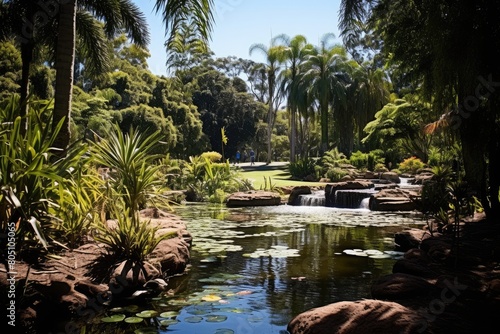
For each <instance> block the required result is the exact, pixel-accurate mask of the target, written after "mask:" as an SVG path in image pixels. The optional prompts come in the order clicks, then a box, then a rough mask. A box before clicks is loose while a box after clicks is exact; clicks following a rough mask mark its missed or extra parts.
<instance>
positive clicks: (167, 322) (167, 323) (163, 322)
mask: <svg viewBox="0 0 500 334" xmlns="http://www.w3.org/2000/svg"><path fill="white" fill-rule="evenodd" d="M178 323H179V321H178V320H175V319H164V320H161V321H160V324H161V325H162V326H171V325H175V324H178Z"/></svg>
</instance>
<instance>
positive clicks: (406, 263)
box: [392, 259, 439, 278]
mask: <svg viewBox="0 0 500 334" xmlns="http://www.w3.org/2000/svg"><path fill="white" fill-rule="evenodd" d="M392 272H393V273H402V274H409V275H416V276H419V277H424V278H435V277H437V276H438V275H439V274H438V273H437V272H436V271H434V270H432V269H431V268H430V267H429V266H428V262H424V261H421V260H420V259H413V260H408V259H401V260H398V261H396V263H394V266H393V267H392Z"/></svg>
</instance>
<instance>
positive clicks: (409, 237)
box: [394, 228, 431, 252]
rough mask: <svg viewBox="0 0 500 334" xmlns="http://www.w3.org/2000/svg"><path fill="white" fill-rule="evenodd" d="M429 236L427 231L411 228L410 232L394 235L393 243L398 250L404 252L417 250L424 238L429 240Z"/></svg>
mask: <svg viewBox="0 0 500 334" xmlns="http://www.w3.org/2000/svg"><path fill="white" fill-rule="evenodd" d="M430 236H431V234H430V233H429V232H428V231H424V230H420V229H417V228H412V229H410V230H406V231H402V232H397V233H396V234H394V242H395V243H396V245H397V247H398V250H400V251H402V252H405V251H407V250H409V249H411V248H418V247H419V246H420V243H421V242H422V240H424V238H425V239H426V238H429V237H430Z"/></svg>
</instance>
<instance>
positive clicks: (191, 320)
mask: <svg viewBox="0 0 500 334" xmlns="http://www.w3.org/2000/svg"><path fill="white" fill-rule="evenodd" d="M202 320H203V318H202V317H199V316H197V315H194V316H192V317H187V318H184V321H185V322H189V323H192V324H196V323H198V322H201V321H202Z"/></svg>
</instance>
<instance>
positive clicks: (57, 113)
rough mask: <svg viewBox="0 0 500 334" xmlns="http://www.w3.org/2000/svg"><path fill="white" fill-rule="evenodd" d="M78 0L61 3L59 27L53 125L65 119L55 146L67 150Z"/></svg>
mask: <svg viewBox="0 0 500 334" xmlns="http://www.w3.org/2000/svg"><path fill="white" fill-rule="evenodd" d="M76 9H77V0H67V1H65V2H61V4H60V5H59V26H58V29H57V33H58V35H57V45H56V48H57V52H56V63H55V68H56V71H57V72H56V84H55V105H54V119H53V125H52V126H53V127H55V126H56V125H57V124H58V123H59V121H61V120H62V119H64V121H63V126H62V128H61V130H60V132H59V134H58V135H57V138H56V140H55V143H54V145H55V147H58V148H61V149H63V150H65V149H66V148H67V147H68V144H69V140H70V135H71V133H70V116H71V99H72V97H73V75H74V71H73V69H74V64H75V35H76Z"/></svg>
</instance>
